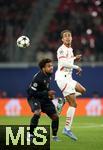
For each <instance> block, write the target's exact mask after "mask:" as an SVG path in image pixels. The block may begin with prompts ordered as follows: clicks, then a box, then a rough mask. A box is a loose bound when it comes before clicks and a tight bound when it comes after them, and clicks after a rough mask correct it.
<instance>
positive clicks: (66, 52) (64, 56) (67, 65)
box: [55, 44, 75, 80]
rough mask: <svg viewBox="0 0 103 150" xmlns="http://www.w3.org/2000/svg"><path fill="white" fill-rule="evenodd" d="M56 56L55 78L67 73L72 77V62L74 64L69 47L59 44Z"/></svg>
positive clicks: (71, 50)
mask: <svg viewBox="0 0 103 150" xmlns="http://www.w3.org/2000/svg"><path fill="white" fill-rule="evenodd" d="M57 58H58V69H57V72H56V75H55V80H56V79H58V78H59V77H60V76H61V74H64V73H66V74H68V76H69V77H72V71H73V67H72V66H73V64H74V59H75V57H74V54H73V49H72V48H71V47H69V48H68V47H66V46H65V45H64V44H63V45H61V46H60V47H59V48H58V50H57Z"/></svg>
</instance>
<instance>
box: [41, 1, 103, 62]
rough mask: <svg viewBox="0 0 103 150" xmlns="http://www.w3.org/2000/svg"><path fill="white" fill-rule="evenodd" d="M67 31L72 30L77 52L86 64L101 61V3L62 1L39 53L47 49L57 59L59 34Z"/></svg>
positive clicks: (102, 55)
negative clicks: (81, 55)
mask: <svg viewBox="0 0 103 150" xmlns="http://www.w3.org/2000/svg"><path fill="white" fill-rule="evenodd" d="M64 29H70V30H71V31H72V33H73V45H72V46H73V48H74V50H75V49H76V50H77V49H78V50H79V52H80V53H82V54H83V55H84V56H83V58H84V59H83V61H86V62H91V61H92V62H93V61H96V60H98V61H102V59H103V44H102V43H103V5H102V1H101V0H100V1H99V3H97V1H96V0H92V1H84V0H79V1H78V0H61V1H60V5H59V7H58V9H57V11H56V13H55V14H54V17H53V19H52V20H51V22H50V24H49V27H48V29H47V31H46V33H45V35H44V37H45V39H46V40H45V41H42V42H41V44H40V45H42V48H41V49H40V50H41V51H42V52H43V51H44V49H45V47H48V50H49V51H51V52H52V53H53V56H54V59H56V50H57V46H58V43H60V41H59V35H60V32H61V31H62V30H64ZM54 43H55V44H54ZM40 45H39V47H40ZM43 45H45V46H43ZM51 45H52V46H51ZM43 47H44V48H43ZM96 55H97V56H96Z"/></svg>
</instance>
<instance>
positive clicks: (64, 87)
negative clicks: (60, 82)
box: [62, 83, 67, 92]
mask: <svg viewBox="0 0 103 150" xmlns="http://www.w3.org/2000/svg"><path fill="white" fill-rule="evenodd" d="M66 87H67V83H66V84H65V86H64V88H63V89H62V92H63V91H64V90H65V89H66Z"/></svg>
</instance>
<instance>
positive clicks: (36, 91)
mask: <svg viewBox="0 0 103 150" xmlns="http://www.w3.org/2000/svg"><path fill="white" fill-rule="evenodd" d="M50 79H51V77H50V75H46V74H44V73H43V72H42V71H40V72H38V73H37V74H35V75H34V77H33V79H32V82H31V83H30V85H29V87H28V90H27V93H28V98H31V97H34V98H36V99H49V97H48V91H49V90H50Z"/></svg>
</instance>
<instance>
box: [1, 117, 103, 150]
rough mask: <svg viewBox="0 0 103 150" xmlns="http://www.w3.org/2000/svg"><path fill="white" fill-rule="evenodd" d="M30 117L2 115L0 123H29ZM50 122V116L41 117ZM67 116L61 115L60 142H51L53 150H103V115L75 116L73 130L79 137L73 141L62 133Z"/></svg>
mask: <svg viewBox="0 0 103 150" xmlns="http://www.w3.org/2000/svg"><path fill="white" fill-rule="evenodd" d="M29 121H30V117H0V124H5V125H6V124H27V125H28V124H29ZM45 123H46V124H50V119H48V117H46V116H45V117H41V119H40V124H42V125H45ZM64 123H65V117H60V127H59V132H58V136H59V137H60V139H61V141H60V142H51V148H50V149H51V150H103V117H75V119H74V122H73V126H72V131H73V132H74V133H75V135H76V136H77V137H78V141H76V142H75V141H73V140H71V139H70V138H69V137H67V136H65V135H63V134H62V129H63V126H64Z"/></svg>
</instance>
